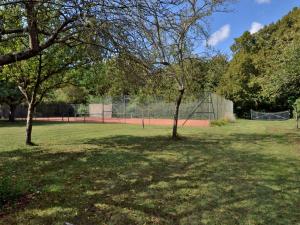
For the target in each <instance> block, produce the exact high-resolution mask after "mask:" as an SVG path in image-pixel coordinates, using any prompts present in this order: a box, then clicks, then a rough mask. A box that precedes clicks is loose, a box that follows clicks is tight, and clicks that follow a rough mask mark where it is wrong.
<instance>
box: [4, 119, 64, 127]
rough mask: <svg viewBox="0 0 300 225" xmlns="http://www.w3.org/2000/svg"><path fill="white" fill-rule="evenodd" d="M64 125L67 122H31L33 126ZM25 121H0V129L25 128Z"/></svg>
mask: <svg viewBox="0 0 300 225" xmlns="http://www.w3.org/2000/svg"><path fill="white" fill-rule="evenodd" d="M57 124H61V125H65V124H67V122H65V121H49V122H48V121H33V126H45V125H46V126H49V125H57ZM25 126H26V121H24V120H16V121H15V122H9V121H5V120H0V128H6V127H25Z"/></svg>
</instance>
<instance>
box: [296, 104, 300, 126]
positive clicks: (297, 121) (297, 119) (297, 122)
mask: <svg viewBox="0 0 300 225" xmlns="http://www.w3.org/2000/svg"><path fill="white" fill-rule="evenodd" d="M296 124H297V125H296V126H297V129H299V118H298V107H297V105H296Z"/></svg>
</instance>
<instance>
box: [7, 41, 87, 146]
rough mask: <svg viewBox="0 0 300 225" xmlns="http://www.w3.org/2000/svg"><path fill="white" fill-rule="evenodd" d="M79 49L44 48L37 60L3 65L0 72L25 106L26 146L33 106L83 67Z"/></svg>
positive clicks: (29, 133) (29, 141)
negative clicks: (11, 81) (11, 84)
mask: <svg viewBox="0 0 300 225" xmlns="http://www.w3.org/2000/svg"><path fill="white" fill-rule="evenodd" d="M75 50H77V51H75ZM80 50H81V49H80V48H77V49H74V48H72V49H70V48H66V47H64V46H63V45H62V46H56V47H52V48H48V49H47V50H45V51H43V52H42V53H40V54H39V55H38V56H37V57H32V58H31V59H29V60H26V61H20V62H17V63H15V64H13V65H6V66H5V67H4V68H3V70H4V72H5V74H9V76H10V78H11V79H12V80H13V81H14V82H15V83H16V84H17V85H18V88H19V89H20V91H21V93H22V94H23V96H24V98H25V102H26V103H27V106H28V108H27V120H26V144H27V145H32V138H31V136H32V119H33V113H34V110H35V108H36V106H37V105H38V104H39V103H40V102H41V101H42V100H43V98H44V97H45V96H46V95H47V94H49V92H50V91H52V90H53V89H56V88H59V87H61V86H63V85H66V84H69V83H70V82H71V81H72V79H73V77H74V76H76V75H77V73H76V70H75V69H76V68H77V67H78V66H82V65H84V64H86V61H84V58H82V57H81V54H80V53H81V52H80Z"/></svg>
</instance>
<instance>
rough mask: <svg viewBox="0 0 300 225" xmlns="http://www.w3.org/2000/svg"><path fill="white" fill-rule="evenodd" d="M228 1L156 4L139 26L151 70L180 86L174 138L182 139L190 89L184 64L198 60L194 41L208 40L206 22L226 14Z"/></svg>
mask: <svg viewBox="0 0 300 225" xmlns="http://www.w3.org/2000/svg"><path fill="white" fill-rule="evenodd" d="M227 2H229V1H225V0H221V1H197V0H193V1H178V2H176V1H174V2H173V4H170V5H169V6H165V7H161V5H162V4H163V3H161V2H156V4H153V5H151V6H150V7H148V9H147V15H148V16H147V18H148V20H142V21H141V22H139V23H138V24H136V25H137V26H138V27H139V30H141V31H142V33H143V35H142V36H143V37H146V38H144V39H143V40H145V41H146V43H145V44H144V46H145V47H146V48H147V47H148V52H149V55H150V58H151V60H150V61H151V63H152V65H156V67H154V68H151V69H154V70H155V71H157V70H161V71H163V72H164V73H166V74H168V76H171V77H173V79H174V80H175V82H176V84H177V86H178V88H177V91H178V94H177V98H176V101H175V110H174V123H173V131H172V138H173V139H176V138H177V137H178V133H177V126H178V115H179V108H180V104H181V101H182V98H183V95H184V93H185V90H186V77H187V71H186V66H185V63H184V62H185V61H186V60H187V59H189V58H193V57H194V56H193V50H194V49H193V47H194V46H193V44H192V42H195V41H196V40H201V41H203V40H205V39H206V37H207V32H206V19H207V18H208V17H209V16H211V15H212V14H213V13H214V12H216V11H224V9H225V6H226V3H227ZM161 8H163V9H164V10H161ZM142 52H145V51H142ZM142 58H146V57H142ZM148 58H149V57H148ZM163 67H164V68H163Z"/></svg>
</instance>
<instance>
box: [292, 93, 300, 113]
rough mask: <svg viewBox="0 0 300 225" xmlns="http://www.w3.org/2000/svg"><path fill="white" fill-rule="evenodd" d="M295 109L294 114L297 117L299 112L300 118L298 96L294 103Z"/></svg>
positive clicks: (299, 100) (299, 99)
mask: <svg viewBox="0 0 300 225" xmlns="http://www.w3.org/2000/svg"><path fill="white" fill-rule="evenodd" d="M293 108H294V111H293V116H294V118H296V115H297V114H298V118H299V117H300V98H298V99H297V100H296V101H295V103H294V105H293Z"/></svg>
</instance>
